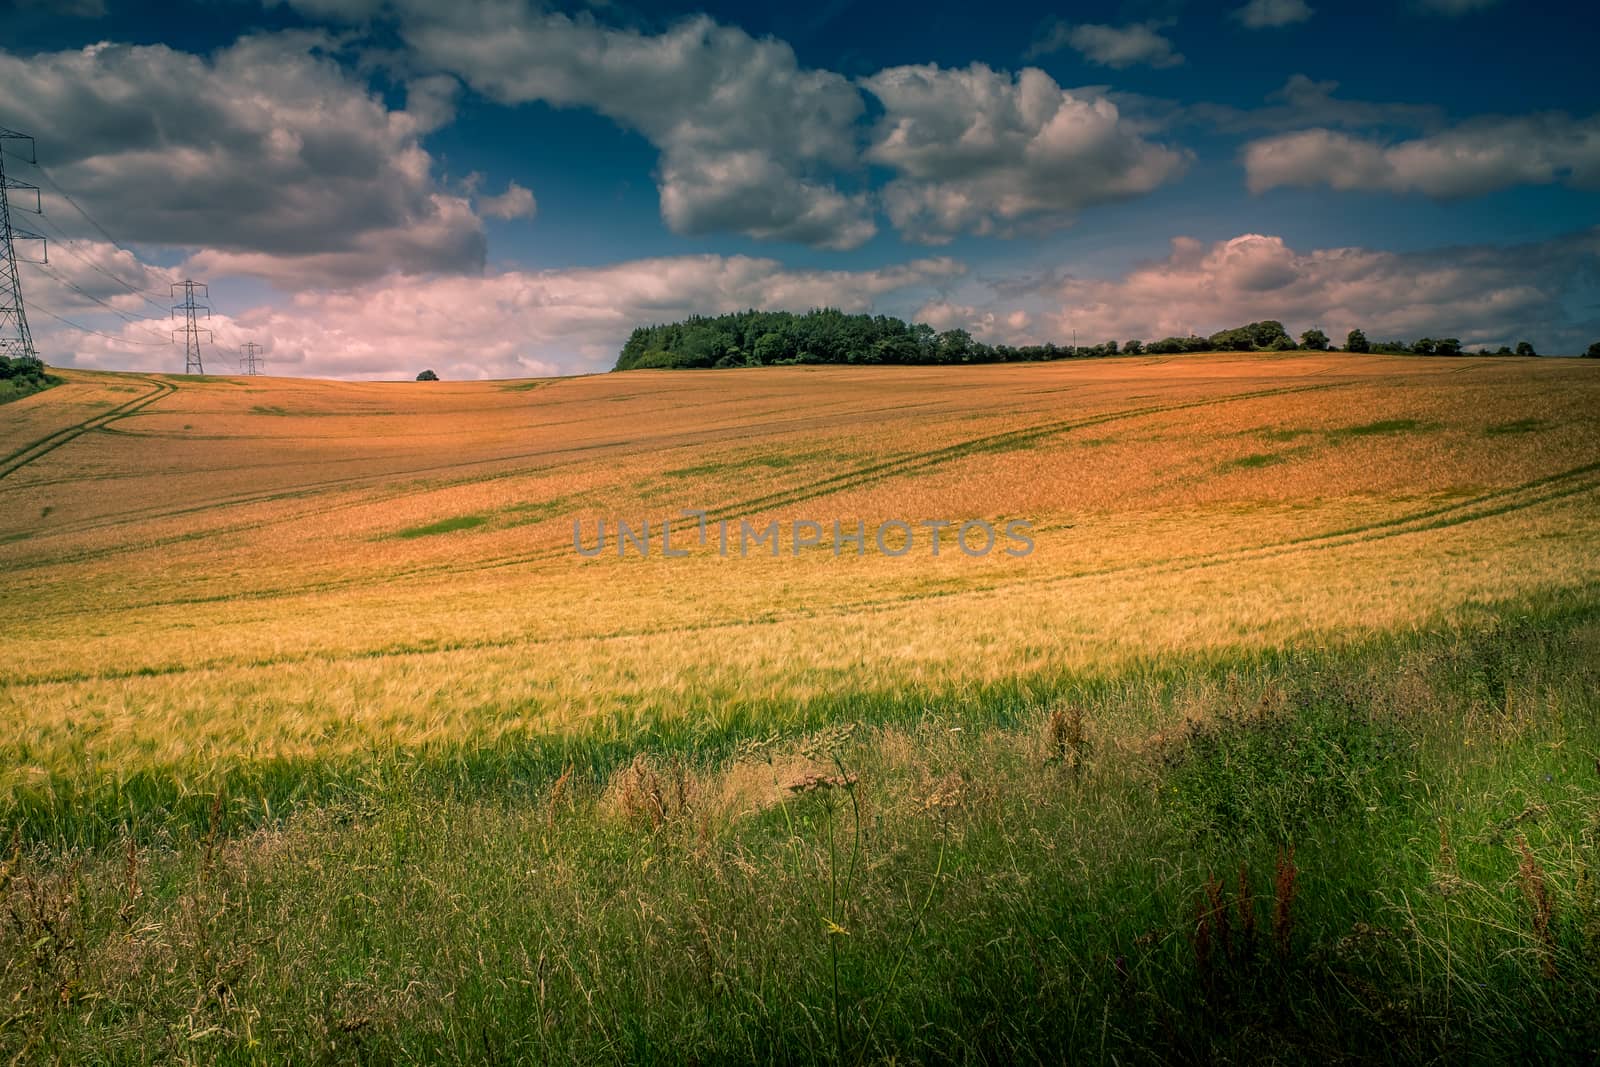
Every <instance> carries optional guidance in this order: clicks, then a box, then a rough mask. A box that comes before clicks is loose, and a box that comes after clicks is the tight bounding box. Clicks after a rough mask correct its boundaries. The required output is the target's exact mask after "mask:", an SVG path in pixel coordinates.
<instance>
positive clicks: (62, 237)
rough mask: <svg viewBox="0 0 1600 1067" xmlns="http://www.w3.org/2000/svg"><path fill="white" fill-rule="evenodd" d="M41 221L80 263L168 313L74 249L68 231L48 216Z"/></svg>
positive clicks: (138, 290)
mask: <svg viewBox="0 0 1600 1067" xmlns="http://www.w3.org/2000/svg"><path fill="white" fill-rule="evenodd" d="M40 221H41V222H43V223H44V225H45V227H46V228H47V229H50V230H54V231H55V234H56V244H57V245H60V246H61V247H63V248H65V249H66V250H67V251H68V252H70V253H71V254H72V255H73V256H74V257H75V258H77V259H78V260H79V261H81V262H82V263H84V264H86V265H88V266H89V267H91V268H92V269H94V270H97V271H99V272H100V273H101V274H103V275H105V276H106V277H107V278H110V279H111V280H112V281H114V282H116V283H117V284H118V285H120V286H122V287H123V288H124V289H126V290H127V291H128V292H130V293H132V294H133V295H134V296H136V297H138V298H139V299H141V300H143V301H144V302H145V303H147V304H149V305H150V306H151V307H153V308H155V309H156V310H158V311H161V312H163V313H165V312H166V310H167V309H166V308H165V307H163V306H162V305H161V304H159V303H157V302H156V301H154V300H152V299H150V297H149V296H147V295H146V294H145V291H144V290H143V289H140V288H138V287H136V286H134V285H132V284H130V283H129V282H128V281H127V280H125V279H124V278H122V277H121V276H119V275H116V274H113V273H111V272H110V271H109V270H107V269H106V268H104V267H102V266H101V265H100V264H98V263H96V262H95V261H94V260H92V259H90V258H89V257H88V256H86V255H84V254H83V253H82V252H79V251H78V250H77V249H76V248H74V247H72V243H73V238H71V237H68V236H67V235H66V231H65V230H63V229H62V228H61V227H60V226H57V225H56V224H54V223H53V222H50V221H49V220H48V217H47V216H43V215H41V216H40ZM116 247H117V248H118V249H120V250H121V251H123V252H128V250H127V249H126V248H123V247H122V246H121V245H117V246H116ZM128 255H130V256H132V255H133V253H132V252H128ZM134 261H135V262H137V261H138V257H137V256H135V257H134Z"/></svg>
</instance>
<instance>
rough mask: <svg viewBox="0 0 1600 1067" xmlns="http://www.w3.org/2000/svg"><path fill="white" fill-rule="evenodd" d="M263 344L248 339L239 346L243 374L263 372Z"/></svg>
mask: <svg viewBox="0 0 1600 1067" xmlns="http://www.w3.org/2000/svg"><path fill="white" fill-rule="evenodd" d="M260 352H261V346H260V345H258V344H256V343H255V342H254V341H246V342H245V343H244V344H242V345H240V346H239V371H240V373H242V374H251V375H254V374H260V373H261V356H260V355H259V353H260Z"/></svg>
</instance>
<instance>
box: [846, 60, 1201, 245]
mask: <svg viewBox="0 0 1600 1067" xmlns="http://www.w3.org/2000/svg"><path fill="white" fill-rule="evenodd" d="M863 84H864V85H865V86H866V88H867V89H868V90H869V91H870V92H871V93H872V94H873V95H874V96H876V97H877V98H878V99H879V101H880V102H881V103H882V105H883V116H882V118H881V119H880V120H879V122H878V124H877V126H876V128H875V130H874V132H873V138H872V144H871V147H870V148H869V149H868V151H867V158H868V159H870V160H871V161H872V162H874V163H877V164H879V165H882V166H885V167H889V168H891V169H892V170H893V171H894V172H895V177H894V178H892V179H891V180H890V181H889V182H888V184H887V185H886V186H885V187H884V189H883V191H882V197H883V201H884V204H885V206H886V208H887V210H888V213H889V217H890V219H891V221H893V223H894V224H895V226H896V227H898V228H899V229H900V230H901V231H902V233H904V234H905V235H906V236H907V237H909V238H911V239H912V240H918V241H923V242H927V243H938V242H942V241H948V240H949V239H951V238H952V237H954V236H955V235H957V234H960V233H964V232H966V233H977V234H999V235H1011V234H1013V233H1016V232H1017V231H1018V229H1019V227H1021V226H1023V225H1031V226H1034V227H1048V226H1059V225H1062V224H1064V223H1066V222H1070V221H1071V219H1072V217H1073V216H1074V215H1075V214H1076V213H1077V212H1078V211H1080V210H1082V209H1083V208H1085V207H1087V206H1090V205H1093V204H1099V203H1105V202H1108V201H1113V200H1121V199H1125V198H1128V197H1133V196H1138V195H1140V194H1143V193H1147V192H1149V191H1150V190H1152V189H1154V188H1156V187H1157V186H1159V185H1161V184H1162V183H1163V182H1166V181H1168V180H1170V179H1172V178H1174V177H1176V176H1177V175H1178V174H1180V173H1181V172H1182V171H1183V169H1184V167H1185V166H1186V164H1187V162H1188V158H1189V157H1188V155H1187V153H1185V152H1182V151H1179V150H1176V149H1173V148H1169V147H1167V146H1165V145H1161V144H1157V143H1154V142H1151V141H1149V140H1146V139H1145V138H1144V137H1143V136H1142V135H1141V134H1140V132H1139V131H1138V129H1137V128H1136V127H1135V126H1134V125H1133V124H1131V123H1129V122H1127V121H1126V120H1125V119H1123V117H1122V116H1121V114H1120V113H1119V112H1118V110H1117V106H1116V105H1115V104H1114V103H1112V102H1111V101H1110V100H1108V99H1106V97H1105V96H1103V95H1096V94H1091V93H1082V92H1078V93H1075V92H1071V91H1068V90H1064V89H1062V88H1061V87H1060V86H1059V85H1057V84H1056V82H1055V81H1054V79H1052V78H1051V77H1050V76H1049V75H1048V74H1046V73H1045V72H1044V71H1042V70H1039V69H1037V68H1035V67H1027V68H1024V69H1023V70H1022V71H1021V72H1019V73H1017V74H1015V75H1012V74H1008V73H1006V72H1004V71H996V70H992V69H990V68H989V67H987V66H984V65H983V64H977V63H975V64H973V65H972V66H970V67H967V68H965V69H963V70H951V69H946V68H943V67H937V66H932V65H925V66H907V67H893V68H890V69H888V70H883V71H880V72H879V73H877V74H875V75H873V76H872V77H870V78H867V79H865V81H864V82H863Z"/></svg>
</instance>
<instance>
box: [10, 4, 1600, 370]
mask: <svg viewBox="0 0 1600 1067" xmlns="http://www.w3.org/2000/svg"><path fill="white" fill-rule="evenodd" d="M1575 11H1576V6H1575V5H1571V4H1542V3H1524V4H1512V3H1510V2H1508V0H1498V2H1497V0H1401V2H1400V3H1398V4H1378V3H1372V4H1365V3H1344V4H1340V5H1338V6H1337V8H1336V7H1335V6H1334V5H1332V4H1329V3H1325V2H1318V0H1248V2H1245V0H1238V2H1230V3H1226V4H1220V5H1210V4H1200V3H1189V2H1182V0H1123V2H1119V3H1083V4H1076V5H1072V6H1070V7H1065V6H1057V5H1034V4H1028V5H1006V6H1001V5H972V4H969V3H954V2H946V0H926V2H922V3H918V4H915V5H912V4H899V3H896V4H888V3H873V4H868V3H864V2H852V0H824V2H823V3H820V4H818V5H815V6H814V7H809V8H804V7H800V6H784V7H782V8H779V7H778V6H772V7H771V8H756V7H747V6H744V5H735V4H730V3H711V4H703V5H698V6H693V7H683V6H676V5H665V4H658V3H654V2H639V3H630V2H626V0H617V2H608V0H598V2H595V3H592V4H589V5H587V6H568V7H549V6H542V5H539V4H535V3H531V2H528V0H491V2H487V3H472V2H468V0H453V2H448V3H447V2H444V0H176V2H173V3H163V4H159V5H157V4H145V3H132V2H122V0H0V127H6V128H9V129H11V130H15V131H19V132H22V133H26V134H30V135H32V136H33V137H34V138H35V142H36V144H35V148H36V152H37V158H38V163H39V166H32V165H29V163H28V162H27V159H28V157H29V146H27V145H26V144H24V143H21V142H17V141H6V142H4V150H5V156H4V161H5V165H6V173H7V176H8V178H10V179H12V180H14V181H20V182H27V183H30V184H33V185H37V186H39V187H40V188H41V197H40V199H41V201H42V207H43V213H42V215H34V214H32V213H31V212H28V211H25V210H18V209H19V207H22V208H26V207H32V206H33V199H32V194H23V193H20V192H17V191H13V193H12V213H13V221H14V223H16V224H17V225H20V226H23V227H26V228H28V229H31V230H34V231H36V232H39V233H42V234H44V235H45V236H46V237H48V238H49V242H48V248H49V262H48V264H47V265H42V266H40V265H33V264H24V265H23V267H22V281H23V286H24V294H25V297H26V300H27V305H28V310H29V321H30V324H31V325H32V328H33V332H34V337H35V342H36V345H37V348H38V350H39V352H40V355H41V356H42V357H43V358H44V359H45V360H46V361H47V362H49V363H51V364H53V365H56V366H76V367H86V368H104V369H119V370H121V369H134V370H149V371H181V370H182V369H183V364H184V354H183V348H182V346H181V344H179V345H174V344H173V343H171V336H170V327H171V326H172V325H173V323H172V322H171V321H170V310H169V309H170V305H171V304H173V303H174V302H175V301H174V300H173V299H172V298H171V297H170V292H169V285H170V283H171V282H172V281H174V280H177V279H181V278H185V277H188V278H195V279H198V280H202V281H205V282H206V283H207V284H208V285H209V290H210V305H211V308H212V315H211V318H210V320H209V322H208V323H207V325H209V326H210V327H211V329H212V331H213V341H212V343H211V344H209V345H208V346H207V347H206V349H205V358H206V362H207V366H206V369H207V370H212V371H217V372H223V373H233V372H235V371H236V369H237V365H238V346H239V345H240V344H242V343H244V342H246V341H255V342H257V343H259V344H260V345H261V346H262V349H263V355H264V357H265V360H266V363H265V370H266V372H267V373H271V374H287V375H315V376H325V377H341V378H410V377H414V376H415V374H416V373H417V372H418V371H419V370H421V369H423V368H425V367H427V368H432V369H434V370H436V371H437V372H438V373H439V374H440V376H442V377H445V378H454V379H460V378H480V377H528V376H542V375H551V374H574V373H588V372H595V371H603V370H607V369H609V368H610V367H611V365H612V364H613V363H614V362H615V360H616V356H617V350H618V348H619V347H620V346H621V344H622V342H623V341H624V340H625V339H626V337H627V335H628V333H629V331H630V330H631V329H632V328H633V327H634V326H636V325H642V324H646V323H652V322H663V321H671V320H674V319H679V318H682V317H684V316H687V315H689V314H696V313H698V314H716V313H720V312H725V311H734V310H740V309H743V308H747V307H757V308H787V309H790V310H796V311H803V310H806V309H808V308H811V307H817V306H831V307H840V308H843V309H844V310H847V311H870V312H874V313H884V314H891V315H897V316H900V317H902V318H911V319H917V320H920V321H925V322H928V323H930V324H932V325H933V326H935V327H936V328H938V329H941V330H943V329H950V328H957V327H959V328H963V329H966V330H968V331H970V332H971V333H972V334H973V335H974V336H975V337H977V338H978V339H979V340H983V341H988V342H992V343H1009V344H1026V343H1037V342H1041V341H1055V342H1057V343H1063V344H1065V343H1071V342H1072V341H1073V340H1074V338H1076V340H1077V341H1078V342H1079V343H1085V344H1088V343H1094V342H1099V341H1105V340H1112V339H1115V340H1118V341H1125V340H1127V339H1130V338H1139V339H1142V340H1147V341H1148V340H1151V339H1155V338H1158V337H1163V336H1168V335H1172V334H1186V333H1189V332H1195V333H1201V334H1206V333H1210V332H1213V331H1215V330H1218V329H1221V328H1224V327H1229V326H1234V325H1238V324H1239V323H1242V322H1246V321H1250V320H1254V319H1262V318H1276V319H1280V320H1282V321H1283V322H1284V323H1285V324H1286V325H1287V326H1288V327H1289V329H1290V330H1291V331H1292V332H1294V333H1296V334H1298V333H1299V332H1301V331H1303V330H1305V329H1307V328H1310V327H1313V326H1316V327H1320V328H1322V329H1323V330H1325V331H1326V332H1327V333H1328V334H1330V335H1331V336H1333V337H1334V339H1335V340H1336V341H1341V340H1342V339H1343V337H1344V334H1345V332H1346V331H1348V330H1349V329H1351V328H1353V327H1360V328H1362V329H1364V330H1365V331H1366V333H1367V334H1368V335H1369V337H1371V338H1372V339H1373V340H1375V341H1376V340H1383V339H1391V338H1397V339H1405V340H1412V339H1415V338H1417V337H1421V336H1434V337H1440V336H1450V337H1458V338H1460V339H1461V340H1462V341H1463V342H1465V343H1466V344H1467V345H1468V346H1469V347H1471V348H1477V347H1479V346H1488V347H1491V348H1493V347H1498V346H1499V345H1501V344H1510V345H1515V344H1516V343H1517V342H1518V341H1521V340H1529V341H1531V342H1533V344H1534V345H1535V347H1536V348H1537V349H1538V350H1539V351H1540V352H1546V353H1558V354H1567V353H1576V352H1579V351H1582V350H1583V349H1584V348H1585V347H1587V345H1588V344H1589V343H1590V342H1592V341H1596V340H1600V195H1597V194H1600V111H1597V110H1596V107H1597V101H1600V91H1597V90H1596V88H1595V83H1594V67H1593V53H1594V47H1595V45H1596V43H1597V40H1600V33H1597V27H1600V19H1597V18H1596V17H1595V16H1593V15H1587V16H1584V15H1579V14H1575V13H1574V12H1575ZM17 248H18V252H19V254H20V255H23V256H29V257H32V256H35V255H36V251H37V243H36V242H19V243H18V246H17Z"/></svg>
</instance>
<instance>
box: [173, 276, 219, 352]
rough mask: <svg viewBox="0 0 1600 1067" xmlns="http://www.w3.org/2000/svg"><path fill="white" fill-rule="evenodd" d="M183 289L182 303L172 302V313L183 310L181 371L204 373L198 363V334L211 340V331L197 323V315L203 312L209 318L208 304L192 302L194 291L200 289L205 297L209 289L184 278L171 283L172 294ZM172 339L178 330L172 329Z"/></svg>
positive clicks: (207, 296) (174, 294) (208, 295)
mask: <svg viewBox="0 0 1600 1067" xmlns="http://www.w3.org/2000/svg"><path fill="white" fill-rule="evenodd" d="M180 288H181V289H182V290H183V303H181V304H174V305H173V306H172V313H173V314H174V315H176V314H177V313H178V312H180V311H181V312H183V373H185V374H204V373H205V372H206V371H205V367H203V366H201V364H200V335H201V334H205V335H206V340H208V341H209V340H211V331H210V330H208V329H206V328H205V327H204V326H201V325H200V324H199V316H200V315H201V314H202V313H203V314H204V315H205V317H206V318H207V319H210V318H211V306H210V305H209V304H197V303H195V302H194V291H195V290H196V289H199V290H200V295H201V296H203V297H205V298H206V299H208V300H209V299H210V298H211V290H210V289H209V288H207V287H206V283H205V282H192V281H188V280H184V281H181V282H173V283H172V295H173V296H177V295H178V290H179V289H180ZM172 335H173V339H174V340H176V339H177V335H178V331H177V330H173V331H172Z"/></svg>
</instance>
